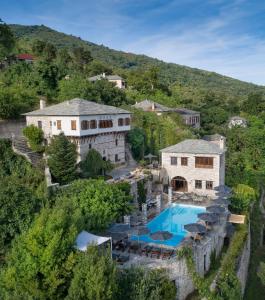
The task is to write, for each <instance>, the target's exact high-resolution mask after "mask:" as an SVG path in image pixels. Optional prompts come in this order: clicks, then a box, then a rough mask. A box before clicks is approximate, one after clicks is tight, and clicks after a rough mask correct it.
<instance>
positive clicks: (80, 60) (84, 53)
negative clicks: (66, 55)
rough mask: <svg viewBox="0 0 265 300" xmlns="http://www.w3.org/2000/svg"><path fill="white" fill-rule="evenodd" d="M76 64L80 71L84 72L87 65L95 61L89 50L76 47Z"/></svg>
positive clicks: (74, 51)
mask: <svg viewBox="0 0 265 300" xmlns="http://www.w3.org/2000/svg"><path fill="white" fill-rule="evenodd" d="M73 55H74V57H73V58H74V63H75V65H76V67H77V68H78V69H79V70H83V69H84V67H85V65H87V64H88V63H89V62H91V61H92V60H93V58H92V56H91V53H90V51H89V50H86V49H84V48H83V47H75V48H74V49H73Z"/></svg>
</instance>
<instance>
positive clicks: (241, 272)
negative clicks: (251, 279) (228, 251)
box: [237, 230, 251, 295]
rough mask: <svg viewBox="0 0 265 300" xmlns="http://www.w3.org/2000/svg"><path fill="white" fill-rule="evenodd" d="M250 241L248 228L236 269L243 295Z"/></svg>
mask: <svg viewBox="0 0 265 300" xmlns="http://www.w3.org/2000/svg"><path fill="white" fill-rule="evenodd" d="M250 242H251V236H250V230H248V238H247V240H246V242H245V245H244V248H243V252H242V255H241V258H240V260H239V264H238V270H237V277H238V279H239V281H240V284H241V292H242V295H244V292H245V288H246V282H247V276H248V266H249V259H250Z"/></svg>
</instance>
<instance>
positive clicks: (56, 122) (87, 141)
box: [26, 99, 131, 164]
mask: <svg viewBox="0 0 265 300" xmlns="http://www.w3.org/2000/svg"><path fill="white" fill-rule="evenodd" d="M41 101H43V100H41ZM71 101H73V103H71ZM71 101H70V104H67V103H66V104H65V105H66V108H67V109H69V108H68V107H67V106H71V105H78V101H82V102H81V104H83V103H84V101H85V100H78V99H77V100H75V99H74V100H71ZM74 101H76V103H75V102H74ZM85 102H88V101H85ZM88 103H89V102H88ZM85 105H86V104H85ZM41 106H42V108H41V109H40V110H39V111H37V113H38V115H34V114H31V113H29V114H26V124H27V126H28V125H31V124H33V125H35V126H37V127H39V128H42V130H43V132H44V137H45V139H46V140H47V142H48V143H49V142H50V140H51V138H52V137H53V136H55V135H59V134H60V133H62V132H63V133H64V135H65V136H67V137H68V138H69V140H71V141H72V142H73V143H75V144H76V145H77V152H78V161H80V160H82V159H84V158H85V156H86V154H87V152H88V151H89V150H90V149H95V150H97V151H98V152H99V153H100V154H101V155H102V157H103V159H105V160H110V161H111V162H112V163H114V164H121V163H124V162H125V136H126V133H127V132H128V131H129V130H130V119H131V118H130V113H129V112H127V111H124V110H123V111H122V112H120V110H118V109H117V113H104V109H105V110H106V108H105V107H106V106H103V108H102V110H103V112H102V113H101V112H100V113H99V114H92V113H91V114H87V115H84V114H83V113H82V112H80V115H77V114H75V115H62V114H57V115H56V112H55V113H54V115H45V114H43V115H42V111H44V113H45V105H43V102H41ZM49 108H51V107H49ZM74 108H75V107H74ZM85 108H86V107H85ZM96 108H97V109H98V110H100V109H101V106H100V105H98V107H96ZM110 108H111V110H112V111H113V110H115V108H113V107H110ZM57 109H58V108H57ZM88 109H89V104H88ZM107 109H108V107H107ZM33 113H34V112H33ZM49 113H50V112H49ZM92 124H93V126H92Z"/></svg>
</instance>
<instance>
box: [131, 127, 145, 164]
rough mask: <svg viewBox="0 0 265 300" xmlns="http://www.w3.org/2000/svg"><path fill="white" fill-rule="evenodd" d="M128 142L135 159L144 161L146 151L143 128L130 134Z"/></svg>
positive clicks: (133, 130)
mask: <svg viewBox="0 0 265 300" xmlns="http://www.w3.org/2000/svg"><path fill="white" fill-rule="evenodd" d="M128 142H129V144H130V145H131V150H132V154H133V157H134V158H135V159H137V160H140V159H143V157H144V149H145V133H144V131H143V129H141V128H137V127H135V128H133V129H132V130H130V131H129V133H128Z"/></svg>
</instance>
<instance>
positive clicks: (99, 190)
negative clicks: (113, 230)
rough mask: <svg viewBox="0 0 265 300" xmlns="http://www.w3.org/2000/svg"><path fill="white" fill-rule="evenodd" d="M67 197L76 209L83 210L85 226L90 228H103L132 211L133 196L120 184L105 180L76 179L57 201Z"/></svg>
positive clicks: (63, 200) (64, 199)
mask: <svg viewBox="0 0 265 300" xmlns="http://www.w3.org/2000/svg"><path fill="white" fill-rule="evenodd" d="M67 199H70V201H71V202H72V203H73V205H74V207H75V208H76V209H78V208H80V209H81V211H82V215H83V219H84V222H85V226H86V228H87V229H88V230H102V229H105V228H106V227H107V226H108V225H109V224H110V223H112V222H115V221H116V220H118V219H119V218H120V217H121V216H124V215H126V214H128V213H129V212H130V211H131V206H130V201H131V196H129V195H127V194H126V193H125V192H124V191H123V190H122V189H120V188H119V186H116V185H115V184H113V185H112V184H108V183H106V182H104V181H103V180H95V179H89V180H77V181H74V182H73V183H72V184H71V186H69V188H68V189H66V190H65V193H64V194H63V195H60V196H59V199H58V200H57V202H60V201H62V203H63V202H65V201H66V200H67Z"/></svg>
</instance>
